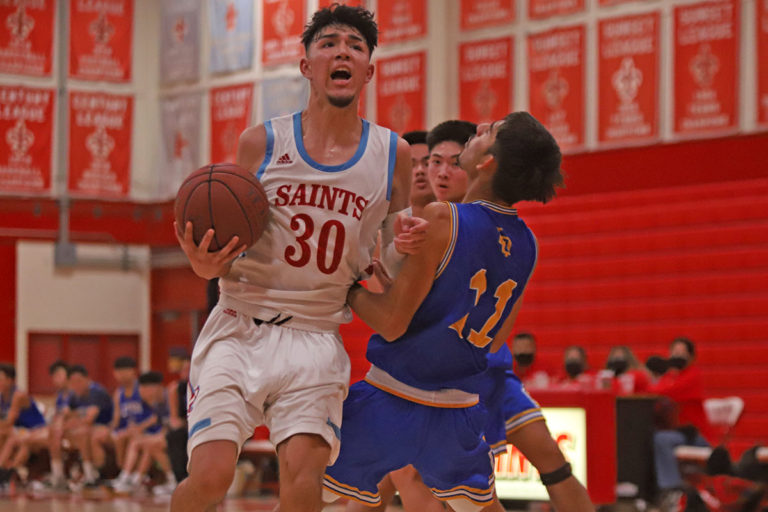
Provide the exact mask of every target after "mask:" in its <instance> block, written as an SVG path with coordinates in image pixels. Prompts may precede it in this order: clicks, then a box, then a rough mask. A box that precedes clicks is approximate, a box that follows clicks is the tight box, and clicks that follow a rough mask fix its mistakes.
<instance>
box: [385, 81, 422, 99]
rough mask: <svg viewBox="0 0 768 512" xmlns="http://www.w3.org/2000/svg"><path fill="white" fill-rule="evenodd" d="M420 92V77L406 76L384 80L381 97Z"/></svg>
mask: <svg viewBox="0 0 768 512" xmlns="http://www.w3.org/2000/svg"><path fill="white" fill-rule="evenodd" d="M418 90H419V77H418V76H406V77H402V78H391V79H388V80H387V81H384V80H382V82H381V86H380V92H379V94H380V95H381V96H393V95H395V94H398V93H401V92H415V91H418Z"/></svg>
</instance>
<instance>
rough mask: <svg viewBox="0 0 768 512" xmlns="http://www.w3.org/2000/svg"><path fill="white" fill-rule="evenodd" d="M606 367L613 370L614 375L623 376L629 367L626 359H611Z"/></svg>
mask: <svg viewBox="0 0 768 512" xmlns="http://www.w3.org/2000/svg"><path fill="white" fill-rule="evenodd" d="M605 366H606V368H608V369H609V370H612V371H613V373H614V374H616V375H621V374H622V373H624V372H625V371H627V366H629V365H628V364H627V361H626V360H625V359H609V360H608V363H607V364H606V365H605Z"/></svg>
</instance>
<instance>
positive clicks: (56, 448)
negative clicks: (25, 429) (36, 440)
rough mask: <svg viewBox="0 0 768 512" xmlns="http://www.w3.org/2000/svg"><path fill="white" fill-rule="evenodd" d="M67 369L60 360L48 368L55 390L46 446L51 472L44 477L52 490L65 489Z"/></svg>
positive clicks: (67, 405)
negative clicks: (63, 454)
mask: <svg viewBox="0 0 768 512" xmlns="http://www.w3.org/2000/svg"><path fill="white" fill-rule="evenodd" d="M67 370H68V366H67V363H65V362H64V361H62V360H57V361H54V362H53V364H51V366H50V367H49V368H48V374H49V375H50V377H51V383H52V384H53V387H54V389H55V390H56V402H55V403H54V412H53V417H52V418H51V421H50V426H49V427H48V440H47V446H48V453H49V454H50V457H51V474H50V475H49V477H48V478H47V479H46V482H45V488H46V489H48V490H53V491H64V490H67V485H66V481H65V478H64V462H63V460H62V458H61V457H62V455H61V449H62V441H63V439H64V431H65V423H66V420H67V415H68V413H69V404H70V402H71V401H72V390H70V389H69V388H68V387H67Z"/></svg>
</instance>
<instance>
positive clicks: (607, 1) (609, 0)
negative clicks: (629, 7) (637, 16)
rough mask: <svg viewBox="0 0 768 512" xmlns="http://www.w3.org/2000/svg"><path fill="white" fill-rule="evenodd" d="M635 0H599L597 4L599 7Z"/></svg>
mask: <svg viewBox="0 0 768 512" xmlns="http://www.w3.org/2000/svg"><path fill="white" fill-rule="evenodd" d="M634 1H635V0H599V2H598V5H600V7H603V6H606V5H616V4H623V3H626V2H634Z"/></svg>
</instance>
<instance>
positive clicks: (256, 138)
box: [239, 123, 267, 149]
mask: <svg viewBox="0 0 768 512" xmlns="http://www.w3.org/2000/svg"><path fill="white" fill-rule="evenodd" d="M239 143H240V146H241V147H248V148H252V149H258V148H264V147H265V146H266V145H267V129H266V127H265V126H264V123H259V124H257V125H255V126H249V127H248V128H246V129H245V130H243V132H242V133H241V134H240V140H239Z"/></svg>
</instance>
